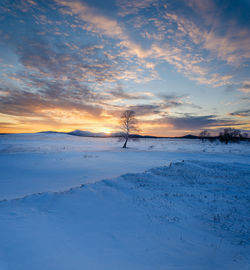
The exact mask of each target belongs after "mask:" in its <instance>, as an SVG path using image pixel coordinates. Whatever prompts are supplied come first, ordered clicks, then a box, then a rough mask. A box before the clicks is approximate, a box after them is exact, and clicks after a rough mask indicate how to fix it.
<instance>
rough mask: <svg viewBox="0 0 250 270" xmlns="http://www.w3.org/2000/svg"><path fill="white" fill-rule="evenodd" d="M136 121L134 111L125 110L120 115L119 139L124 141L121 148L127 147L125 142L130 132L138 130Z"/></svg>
mask: <svg viewBox="0 0 250 270" xmlns="http://www.w3.org/2000/svg"><path fill="white" fill-rule="evenodd" d="M137 123H138V122H137V120H136V118H135V112H134V111H131V110H127V111H125V112H123V114H122V115H121V120H120V125H121V129H122V137H121V139H122V140H124V141H125V142H124V145H123V147H122V148H126V147H127V142H128V140H129V139H130V135H131V132H135V131H138V128H137Z"/></svg>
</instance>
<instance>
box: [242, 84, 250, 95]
mask: <svg viewBox="0 0 250 270" xmlns="http://www.w3.org/2000/svg"><path fill="white" fill-rule="evenodd" d="M240 91H241V92H243V93H247V94H248V93H250V81H244V82H243V84H242V87H241V88H240Z"/></svg>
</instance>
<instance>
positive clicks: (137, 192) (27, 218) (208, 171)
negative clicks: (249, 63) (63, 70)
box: [0, 134, 250, 270]
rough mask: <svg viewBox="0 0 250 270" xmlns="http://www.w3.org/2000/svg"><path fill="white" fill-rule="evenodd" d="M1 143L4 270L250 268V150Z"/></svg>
mask: <svg viewBox="0 0 250 270" xmlns="http://www.w3.org/2000/svg"><path fill="white" fill-rule="evenodd" d="M128 146H129V147H130V148H129V149H126V150H124V149H121V143H119V142H118V141H117V140H116V139H112V138H83V137H75V136H70V135H63V134H19V135H1V136H0V170H1V178H0V201H1V202H0V269H1V270H2V269H3V270H5V269H6V270H7V269H8V270H12V269H13V270H16V269H25V270H27V269H51V270H52V269H53V270H54V269H60V270H61V269H72V270H74V269H90V270H92V269H98V270H99V269H102V270H106V269H109V270H110V269H111V270H112V269H139V270H140V269H142V270H144V269H154V270H155V269H156V270H157V269H164V270H165V269H167V270H172V269H173V270H174V269H182V270H184V269H185V270H189V269H190V270H192V269H197V270H199V269H201V270H203V269H232V270H233V269H235V270H236V269H237V270H238V269H243V270H244V269H250V147H249V146H250V145H249V144H248V143H240V144H231V145H222V144H220V143H212V144H211V143H201V142H200V141H198V140H177V139H141V140H139V141H137V142H130V143H129V145H128Z"/></svg>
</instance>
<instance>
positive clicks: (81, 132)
mask: <svg viewBox="0 0 250 270" xmlns="http://www.w3.org/2000/svg"><path fill="white" fill-rule="evenodd" d="M37 133H38V134H39V133H45V134H53V133H55V134H67V135H73V136H80V137H100V138H103V137H105V138H109V137H121V136H122V132H114V133H110V134H107V133H103V132H99V133H95V132H91V131H87V130H80V129H76V130H74V131H70V132H57V131H41V132H37ZM130 138H135V139H136V138H138V139H140V138H151V139H164V138H165V139H166V138H171V139H199V137H198V136H195V135H192V134H188V135H185V136H182V137H157V136H150V135H139V134H131V135H130Z"/></svg>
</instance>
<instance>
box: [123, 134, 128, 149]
mask: <svg viewBox="0 0 250 270" xmlns="http://www.w3.org/2000/svg"><path fill="white" fill-rule="evenodd" d="M127 142H128V137H126V139H125V143H124V145H123V147H122V148H127Z"/></svg>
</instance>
